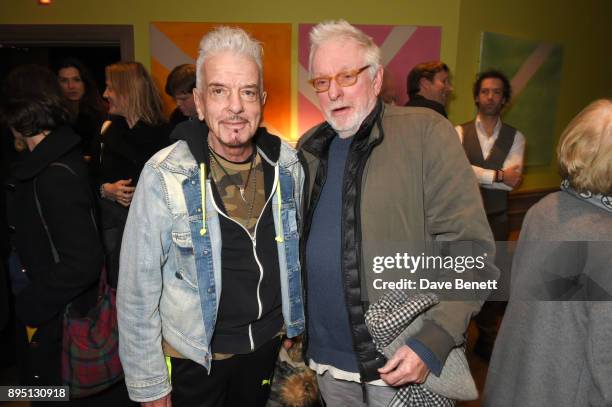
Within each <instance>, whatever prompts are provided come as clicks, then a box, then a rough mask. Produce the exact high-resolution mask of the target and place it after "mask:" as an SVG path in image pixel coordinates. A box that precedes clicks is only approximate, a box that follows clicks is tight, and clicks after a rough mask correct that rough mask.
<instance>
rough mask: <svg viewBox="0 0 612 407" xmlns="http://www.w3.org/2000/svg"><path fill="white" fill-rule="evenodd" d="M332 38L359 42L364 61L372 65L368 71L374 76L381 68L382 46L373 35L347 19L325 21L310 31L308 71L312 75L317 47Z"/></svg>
mask: <svg viewBox="0 0 612 407" xmlns="http://www.w3.org/2000/svg"><path fill="white" fill-rule="evenodd" d="M331 40H352V41H355V42H356V43H357V45H359V46H360V47H361V48H362V49H363V54H364V62H365V63H366V64H367V65H370V68H369V69H368V71H369V72H370V77H371V78H374V75H376V71H378V68H380V65H381V62H380V48H378V45H376V44H375V43H374V40H372V37H370V36H369V35H367V34H366V33H364V32H363V31H361V30H360V29H358V28H356V27H354V26H352V25H350V24H349V23H348V22H347V21H346V20H336V21H331V20H330V21H324V22H322V23H320V24H318V25H317V26H315V27H314V28H313V29H312V31H310V55H309V57H308V71H309V72H310V75H311V76H312V61H313V59H314V54H315V53H316V52H317V49H318V48H319V47H320V46H321V45H322V44H323V43H325V42H327V41H331Z"/></svg>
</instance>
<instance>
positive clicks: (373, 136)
mask: <svg viewBox="0 0 612 407" xmlns="http://www.w3.org/2000/svg"><path fill="white" fill-rule="evenodd" d="M384 110H385V106H384V103H382V100H381V99H380V98H379V99H378V100H377V101H376V105H375V106H374V109H372V111H371V112H370V114H369V115H368V116H367V117H366V118H365V119H364V121H363V122H362V123H361V126H359V130H357V133H355V135H354V136H353V137H354V143H359V144H360V145H363V144H365V145H369V144H372V143H374V142H377V141H379V140H378V139H379V138H382V137H383V134H382V132H381V131H380V129H381V126H380V120H381V118H382V117H383V115H384ZM337 134H338V133H336V131H335V130H334V129H333V128H332V127H331V125H330V124H329V123H328V122H325V123H323V124H321V125H320V126H319V128H317V129H316V130H315V132H314V134H313V135H312V137H310V138H309V139H308V140H306V141H305V142H304V144H303V145H302V147H301V148H302V149H304V150H305V151H308V152H309V153H310V154H313V155H314V156H316V157H322V156H323V155H324V153H326V152H327V150H328V149H329V145H330V143H331V141H332V140H333V138H334V137H335V136H336V135H337ZM364 142H365V143H364Z"/></svg>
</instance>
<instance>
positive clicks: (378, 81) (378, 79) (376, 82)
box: [372, 66, 384, 96]
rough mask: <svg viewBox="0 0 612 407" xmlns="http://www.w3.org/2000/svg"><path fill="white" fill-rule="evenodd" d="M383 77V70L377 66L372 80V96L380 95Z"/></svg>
mask: <svg viewBox="0 0 612 407" xmlns="http://www.w3.org/2000/svg"><path fill="white" fill-rule="evenodd" d="M383 75H384V69H383V67H382V66H379V67H378V69H377V70H376V73H375V74H374V79H373V80H372V86H374V94H375V95H376V96H378V95H379V94H380V90H381V89H382V84H383Z"/></svg>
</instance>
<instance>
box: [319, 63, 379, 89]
mask: <svg viewBox="0 0 612 407" xmlns="http://www.w3.org/2000/svg"><path fill="white" fill-rule="evenodd" d="M369 67H370V65H366V66H364V67H363V68H359V69H353V70H352V71H345V72H340V73H338V74H336V75H334V76H320V77H318V78H312V79H311V80H309V81H308V83H310V84H311V85H312V87H313V88H314V90H315V92H317V93H321V92H326V91H327V90H329V87H330V86H331V81H332V79H333V80H335V81H336V83H337V84H338V86H342V87H343V88H346V87H349V86H353V85H354V84H356V83H357V78H358V77H359V74H360V73H362V72H363V71H365V70H366V69H368V68H369Z"/></svg>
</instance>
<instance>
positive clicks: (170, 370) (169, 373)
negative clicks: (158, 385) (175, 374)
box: [165, 356, 172, 384]
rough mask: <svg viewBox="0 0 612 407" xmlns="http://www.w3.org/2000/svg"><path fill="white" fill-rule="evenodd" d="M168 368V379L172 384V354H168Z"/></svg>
mask: <svg viewBox="0 0 612 407" xmlns="http://www.w3.org/2000/svg"><path fill="white" fill-rule="evenodd" d="M165 359H166V369H168V381H169V382H170V384H172V359H170V356H166V358H165Z"/></svg>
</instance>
